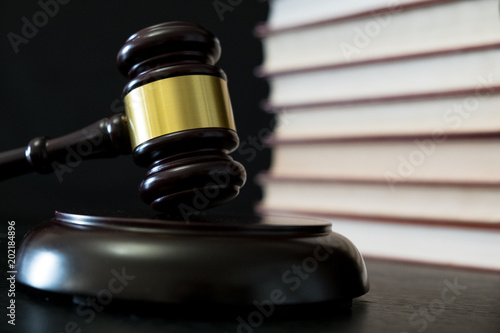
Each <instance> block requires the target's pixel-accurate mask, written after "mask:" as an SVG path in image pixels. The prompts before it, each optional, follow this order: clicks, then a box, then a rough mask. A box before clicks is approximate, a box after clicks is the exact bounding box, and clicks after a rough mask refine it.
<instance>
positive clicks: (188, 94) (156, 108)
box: [125, 75, 236, 149]
mask: <svg viewBox="0 0 500 333" xmlns="http://www.w3.org/2000/svg"><path fill="white" fill-rule="evenodd" d="M125 112H126V114H127V118H128V126H129V131H130V139H131V142H132V148H133V149H134V148H135V147H137V146H138V145H140V144H141V143H144V142H146V141H148V140H150V139H153V138H156V137H158V136H161V135H165V134H169V133H174V132H178V131H184V130H188V129H195V128H207V127H219V128H229V129H232V130H236V126H235V125H234V118H233V111H232V108H231V101H230V100H229V93H228V89H227V83H226V81H224V80H223V79H221V78H219V77H215V76H210V75H184V76H176V77H171V78H167V79H163V80H158V81H155V82H151V83H148V84H146V85H143V86H141V87H139V88H136V89H134V90H132V91H131V92H129V93H128V94H127V95H126V96H125Z"/></svg>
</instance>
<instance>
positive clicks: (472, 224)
mask: <svg viewBox="0 0 500 333" xmlns="http://www.w3.org/2000/svg"><path fill="white" fill-rule="evenodd" d="M255 211H256V212H257V213H258V214H265V215H281V216H307V217H315V218H320V219H345V220H349V221H353V223H356V221H362V222H367V223H381V222H382V223H386V224H397V225H419V226H425V227H431V228H432V227H447V228H459V229H467V230H470V229H475V230H488V231H491V230H495V231H500V223H487V222H480V221H463V222H457V221H456V220H438V219H430V218H404V217H394V216H382V215H369V214H364V215H363V214H340V213H335V212H331V213H330V212H315V211H308V210H299V209H272V208H265V207H264V206H263V204H261V203H260V204H257V206H256V207H255Z"/></svg>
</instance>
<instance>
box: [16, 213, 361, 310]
mask: <svg viewBox="0 0 500 333" xmlns="http://www.w3.org/2000/svg"><path fill="white" fill-rule="evenodd" d="M17 279H18V281H19V282H21V283H23V284H25V285H27V286H30V287H32V288H37V289H40V290H44V291H48V292H56V293H62V294H68V295H73V296H75V297H76V298H75V299H87V300H88V299H95V300H96V302H99V303H98V304H102V305H105V304H106V303H107V302H108V303H109V302H110V301H111V299H113V300H122V301H126V302H129V301H131V302H161V303H168V304H207V303H212V304H213V303H217V304H240V305H245V304H247V305H250V304H255V303H256V302H257V303H258V304H269V303H266V302H272V303H274V304H283V305H289V304H302V303H317V302H332V301H334V302H340V303H345V301H348V302H350V300H351V299H352V298H355V297H358V296H361V295H363V294H364V293H366V292H367V291H368V279H367V273H366V268H365V264H364V262H363V259H362V257H361V255H360V254H359V252H358V250H357V249H356V248H355V247H354V245H353V244H352V243H351V242H350V241H349V240H347V239H346V238H344V237H343V236H341V235H339V234H336V233H334V232H332V231H331V225H330V224H329V223H328V222H324V221H321V220H311V219H299V218H288V217H275V216H264V217H260V218H213V219H211V222H207V221H201V220H200V221H196V222H189V223H186V222H183V221H175V220H166V219H161V218H158V219H146V218H136V217H135V218H131V217H116V216H115V217H110V216H96V215H79V214H69V213H61V212H56V214H55V217H54V218H53V219H50V220H47V221H45V222H43V223H41V224H39V225H38V226H36V227H35V228H34V229H32V230H31V231H30V232H29V233H28V235H27V236H26V237H25V238H24V240H23V242H22V244H21V246H20V249H19V253H18V276H17ZM88 297H90V298H88Z"/></svg>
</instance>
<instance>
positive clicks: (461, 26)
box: [256, 0, 500, 270]
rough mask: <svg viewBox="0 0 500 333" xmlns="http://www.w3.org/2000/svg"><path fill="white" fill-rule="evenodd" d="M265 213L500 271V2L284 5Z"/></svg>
mask: <svg viewBox="0 0 500 333" xmlns="http://www.w3.org/2000/svg"><path fill="white" fill-rule="evenodd" d="M269 6H270V14H269V19H268V22H266V23H265V24H263V25H261V26H259V27H257V29H256V32H257V34H258V35H259V36H260V37H261V38H262V42H263V47H264V63H263V64H262V66H261V68H259V69H258V73H259V75H261V76H262V77H264V78H265V79H266V80H268V82H269V85H270V95H269V98H268V100H267V101H266V109H267V110H268V111H269V112H273V113H275V114H276V117H277V126H276V128H275V131H274V134H273V136H272V137H270V138H269V145H270V146H271V147H272V151H273V152H272V164H271V168H270V170H269V171H268V172H266V173H264V174H262V175H260V177H259V181H260V183H261V184H262V187H263V190H264V198H263V200H262V202H261V203H260V204H259V205H258V207H257V209H258V211H259V212H262V213H275V214H276V213H278V214H287V215H307V216H318V217H323V218H328V219H330V220H331V221H332V226H333V230H334V231H337V232H339V233H341V234H344V235H345V236H347V237H348V238H350V239H351V240H352V241H353V242H354V243H355V244H356V245H357V247H358V248H359V250H360V251H361V252H362V254H363V255H365V256H367V257H379V258H390V259H395V260H405V261H421V262H426V263H436V264H443V265H458V266H467V267H473V268H479V269H481V268H483V269H494V270H500V17H499V10H498V6H499V4H498V1H497V0H438V1H403V0H401V1H388V0H384V1H381V0H364V1H348V0H338V1H331V0H272V1H270V2H269Z"/></svg>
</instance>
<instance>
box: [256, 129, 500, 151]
mask: <svg viewBox="0 0 500 333" xmlns="http://www.w3.org/2000/svg"><path fill="white" fill-rule="evenodd" d="M426 139H430V140H434V141H436V142H437V143H439V142H442V141H445V140H446V141H447V140H464V141H465V140H466V141H467V142H470V141H471V140H492V139H493V140H495V139H496V140H498V139H500V129H499V130H496V131H488V132H470V133H449V134H444V133H441V134H418V135H414V134H396V135H373V136H371V135H359V136H352V137H345V136H342V137H335V136H331V137H320V138H307V139H280V138H277V137H276V136H275V135H274V134H271V135H270V136H268V137H267V138H266V139H265V141H264V143H265V144H266V146H267V147H274V146H278V145H311V144H314V145H318V144H319V145H321V144H330V143H356V142H401V141H415V140H426Z"/></svg>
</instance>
